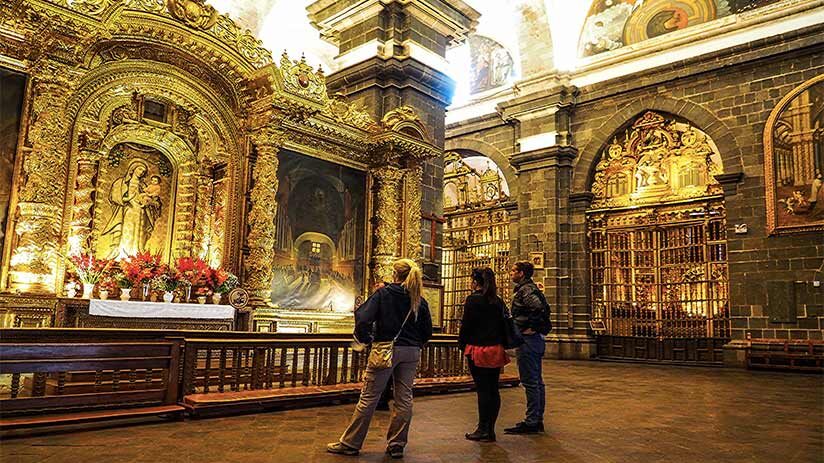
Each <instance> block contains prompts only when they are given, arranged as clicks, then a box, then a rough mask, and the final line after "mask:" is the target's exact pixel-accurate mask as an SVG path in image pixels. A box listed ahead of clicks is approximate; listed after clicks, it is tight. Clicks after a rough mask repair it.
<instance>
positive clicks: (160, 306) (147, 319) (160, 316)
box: [56, 298, 236, 331]
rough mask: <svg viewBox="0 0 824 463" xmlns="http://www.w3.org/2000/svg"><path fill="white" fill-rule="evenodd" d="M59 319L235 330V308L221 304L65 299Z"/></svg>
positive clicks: (79, 324)
mask: <svg viewBox="0 0 824 463" xmlns="http://www.w3.org/2000/svg"><path fill="white" fill-rule="evenodd" d="M57 309H58V310H57V317H56V318H57V320H56V321H57V322H58V323H59V324H61V325H62V326H65V327H74V328H132V329H162V330H167V329H168V330H172V329H173V330H209V331H231V330H234V329H235V315H236V312H235V308H234V307H232V306H230V305H221V304H178V303H166V302H148V301H118V300H101V299H92V300H88V299H77V298H62V299H60V300H59V301H58V307H57Z"/></svg>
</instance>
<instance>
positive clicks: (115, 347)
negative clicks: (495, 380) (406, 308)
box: [0, 329, 517, 428]
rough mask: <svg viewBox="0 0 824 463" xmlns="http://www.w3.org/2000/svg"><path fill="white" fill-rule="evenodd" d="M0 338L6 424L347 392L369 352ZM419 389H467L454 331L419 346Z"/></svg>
mask: <svg viewBox="0 0 824 463" xmlns="http://www.w3.org/2000/svg"><path fill="white" fill-rule="evenodd" d="M203 336H209V338H208V339H204V338H203ZM0 338H2V339H3V343H2V344H0V405H2V408H0V428H2V427H15V426H18V425H22V426H33V425H43V424H50V423H54V422H55V421H54V420H55V419H57V418H55V414H65V413H72V414H73V415H72V416H71V417H67V416H64V417H63V418H65V419H66V421H67V422H68V421H72V420H74V421H90V420H97V419H107V418H117V417H121V416H125V414H124V413H125V409H126V408H128V409H129V410H130V411H129V413H130V414H140V413H143V414H149V413H154V414H158V413H161V412H162V413H167V414H168V413H171V412H176V411H178V410H181V409H182V407H178V406H177V405H175V406H174V407H173V406H172V404H182V405H184V406H185V407H186V409H187V410H188V412H189V413H191V414H193V415H198V416H205V415H206V414H209V413H224V412H226V413H235V412H238V411H241V412H242V411H255V410H263V409H266V408H267V407H269V406H273V407H277V406H280V404H282V403H285V402H288V403H289V404H302V405H305V404H310V403H328V401H329V400H338V399H351V398H355V397H357V392H358V391H359V389H360V382H361V381H362V379H363V373H364V371H365V367H366V359H367V353H366V352H356V351H354V350H353V349H352V348H351V345H350V341H351V338H350V337H349V336H342V335H341V336H338V335H294V334H293V335H285V334H264V333H244V332H233V333H229V332H194V331H157V330H108V329H99V330H98V329H36V330H35V329H8V330H0ZM157 346H163V347H162V348H163V349H165V351H164V352H165V353H164V354H163V356H162V358H159V357H157V355H156V352H155V351H156V350H157V349H159V348H160V347H157ZM147 349H148V350H147ZM152 349H154V350H152ZM161 363H162V364H163V365H162V366H161ZM510 383H511V384H516V383H517V378H514V379H511V380H510ZM415 387H416V390H420V391H424V390H426V391H433V392H436V391H453V390H466V389H467V388H469V387H471V378H470V377H469V373H468V370H467V365H466V362H465V360H464V357H463V355H461V352H460V350H459V348H458V344H457V339H456V338H455V337H454V336H445V335H436V336H435V337H434V339H433V340H432V341H430V342H429V343H427V345H426V346H425V347H424V348H423V350H422V352H421V362H420V365H419V369H418V378H417V379H416V385H415ZM220 394H223V395H220ZM33 399H37V400H33ZM132 399H135V400H132ZM252 403H254V404H256V405H255V406H254V407H253V406H251V405H250V404H252ZM264 403H265V404H266V406H264V405H262V404H264ZM151 405H155V407H150V406H151ZM158 406H159V407H161V408H157V407H158ZM164 407H165V408H164ZM78 413H79V415H78ZM35 415H40V416H39V418H37V420H34V421H33V420H32V419H30V418H31V417H33V416H35ZM15 417H21V418H20V419H19V420H18V419H16V418H15ZM35 421H37V422H36V423H35Z"/></svg>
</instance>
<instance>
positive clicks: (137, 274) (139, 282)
mask: <svg viewBox="0 0 824 463" xmlns="http://www.w3.org/2000/svg"><path fill="white" fill-rule="evenodd" d="M163 267H164V266H163V265H161V257H160V256H159V255H153V254H151V253H149V252H139V253H137V254H135V255H133V256H129V257H127V258H126V259H123V260H122V261H120V270H121V271H122V272H123V275H124V278H125V279H126V280H128V281H129V282H130V283H131V286H130V287H138V288H141V289H142V294H141V295H142V296H143V300H144V301H146V300H149V293H150V289H151V288H152V280H153V279H154V277H156V276H158V275H159V274H160V273H161V272H162V271H163Z"/></svg>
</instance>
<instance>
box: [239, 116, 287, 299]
mask: <svg viewBox="0 0 824 463" xmlns="http://www.w3.org/2000/svg"><path fill="white" fill-rule="evenodd" d="M251 137H252V143H254V146H255V148H256V150H257V159H256V161H255V167H254V170H253V172H252V181H253V182H254V183H253V186H252V192H251V198H250V199H251V203H252V206H251V209H250V211H249V215H248V218H247V225H248V227H249V237H248V245H249V256H248V257H247V258H246V261H245V265H244V270H245V279H244V282H245V283H244V285H245V288H246V289H247V290H248V291H249V294H250V297H251V298H252V303H253V304H255V305H262V304H263V303H264V302H265V301H267V300H268V299H269V293H270V289H269V286H270V285H271V284H272V261H273V259H274V257H275V233H276V231H277V229H276V222H275V214H276V212H277V209H278V205H277V199H276V195H277V191H278V176H277V172H278V150H279V149H280V147H281V146H283V142H284V139H285V133H284V131H283V130H280V129H275V128H272V127H264V128H262V129H259V130H256V131H254V132H253V133H252V135H251Z"/></svg>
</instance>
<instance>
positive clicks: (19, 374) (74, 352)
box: [0, 341, 184, 429]
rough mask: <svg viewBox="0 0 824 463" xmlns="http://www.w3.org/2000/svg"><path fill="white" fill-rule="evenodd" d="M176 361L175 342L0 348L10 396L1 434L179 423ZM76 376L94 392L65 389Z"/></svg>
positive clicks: (2, 406) (0, 401)
mask: <svg viewBox="0 0 824 463" xmlns="http://www.w3.org/2000/svg"><path fill="white" fill-rule="evenodd" d="M179 360H180V343H179V342H177V341H171V342H124V343H49V344H34V343H26V344H13V343H0V375H10V376H11V384H10V388H9V390H8V392H6V393H5V394H3V395H2V396H0V429H12V428H30V427H38V426H52V425H62V424H76V423H84V422H91V421H100V420H108V419H117V418H132V417H138V416H152V415H155V416H161V415H162V416H170V417H175V418H180V417H182V413H183V411H184V408H183V407H182V406H181V405H179V404H178V393H179ZM72 375H75V376H85V377H88V378H89V382H90V383H91V384H90V385H89V387H88V388H87V389H86V390H84V391H82V393H78V391H76V390H73V389H67V387H66V385H67V378H70V377H71V376H72ZM158 376H159V378H160V380H159V381H158ZM6 377H7V376H6ZM26 377H30V379H29V381H26V380H25V379H26ZM21 378H22V379H23V381H21ZM27 384H28V387H27Z"/></svg>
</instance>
